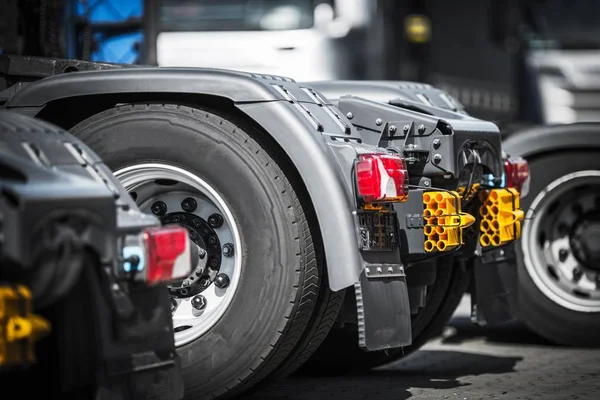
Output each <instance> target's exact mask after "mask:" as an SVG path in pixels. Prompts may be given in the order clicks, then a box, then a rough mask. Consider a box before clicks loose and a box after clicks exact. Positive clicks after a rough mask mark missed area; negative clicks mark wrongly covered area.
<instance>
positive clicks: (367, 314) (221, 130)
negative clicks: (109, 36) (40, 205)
mask: <svg viewBox="0 0 600 400" xmlns="http://www.w3.org/2000/svg"><path fill="white" fill-rule="evenodd" d="M0 75H1V77H2V85H3V86H2V91H1V92H0V104H1V107H2V108H4V109H8V110H11V111H13V112H16V113H21V114H25V115H29V116H33V117H35V118H38V119H42V120H45V121H49V122H52V123H54V124H56V125H58V126H60V127H62V128H63V129H65V130H68V131H69V132H70V133H71V134H73V135H75V136H76V137H77V138H78V139H79V140H81V141H82V142H83V143H85V144H86V145H87V146H89V147H90V148H91V149H92V150H93V151H95V152H96V153H97V154H98V155H99V157H101V158H102V160H103V161H104V163H105V164H106V165H107V166H108V167H109V168H110V169H111V170H112V172H113V173H114V175H115V176H116V177H117V179H118V180H119V181H120V184H121V185H123V187H124V188H125V189H126V190H127V191H128V193H129V195H130V196H131V198H132V199H133V201H135V202H136V204H137V206H138V207H139V208H140V210H142V211H144V212H147V213H150V214H154V215H155V216H156V217H157V218H159V219H160V221H161V222H162V224H163V225H179V226H183V227H185V228H186V229H187V230H188V232H189V237H190V238H191V240H192V241H193V243H194V244H195V247H197V248H198V252H197V254H196V255H195V257H197V263H196V264H195V267H194V269H193V271H192V272H191V273H190V274H189V275H188V276H186V277H185V278H183V279H181V280H179V281H176V282H173V283H171V284H170V285H169V286H168V293H169V296H170V301H171V305H172V308H171V312H172V319H173V330H174V337H175V345H176V348H177V352H178V355H179V358H180V360H181V367H182V373H183V377H184V383H185V391H186V398H193V399H203V398H215V397H230V396H234V395H236V394H239V393H242V392H243V391H245V390H247V389H249V388H252V387H255V386H256V385H258V384H260V383H265V382H269V381H270V380H272V379H275V378H278V377H282V376H286V375H288V374H290V373H292V372H294V371H295V370H297V369H298V368H300V367H301V366H302V365H303V364H305V363H306V362H307V361H308V360H309V359H311V357H316V358H318V357H326V355H324V353H323V351H327V349H333V348H334V347H332V346H330V345H328V342H327V341H325V342H324V340H325V339H326V338H327V336H328V334H330V331H331V332H332V334H335V335H344V337H349V338H351V340H349V341H348V343H350V345H351V347H347V348H342V350H344V349H345V350H344V351H346V350H347V351H348V353H352V354H356V357H354V358H353V359H352V362H353V364H354V365H362V366H365V367H366V366H367V365H375V364H378V363H381V362H382V359H381V354H386V353H389V352H394V354H397V353H396V352H402V351H404V350H407V351H408V350H410V349H413V350H414V349H416V348H418V347H419V346H420V345H422V344H423V343H424V341H425V340H427V339H428V338H429V337H431V336H432V335H434V334H436V333H437V332H439V330H440V329H441V327H442V326H443V324H444V323H445V322H446V321H447V319H448V318H449V317H450V315H451V313H452V311H453V310H454V308H455V307H456V304H457V302H458V301H459V300H460V297H461V296H462V294H463V293H464V291H465V290H466V287H467V285H468V282H469V280H470V279H471V278H473V279H474V281H475V287H476V288H477V293H478V295H476V296H473V300H474V304H473V310H474V311H473V318H474V321H475V322H477V323H480V324H484V323H493V322H496V321H500V320H503V319H505V318H506V317H507V312H506V311H505V310H506V309H507V307H508V305H507V304H508V300H507V299H508V298H510V295H509V294H510V293H512V290H511V284H512V282H513V281H514V279H513V278H514V274H513V272H514V268H511V267H507V265H506V260H508V259H510V256H511V254H512V248H513V243H514V241H515V240H516V239H518V238H519V236H520V231H521V223H522V221H523V212H522V211H521V209H520V200H521V190H525V189H526V187H527V183H528V180H529V177H528V166H527V163H526V162H525V161H524V160H523V159H519V158H515V157H510V156H509V155H507V154H504V153H503V151H502V145H501V136H500V131H499V129H498V127H497V126H496V125H495V124H493V123H490V122H487V121H483V120H480V119H476V118H473V117H470V116H469V115H467V114H466V113H465V112H464V110H463V109H462V107H461V106H460V105H459V104H458V103H456V102H455V101H454V100H453V99H452V98H451V97H450V96H448V95H447V94H446V93H444V92H442V91H440V90H437V89H435V88H433V87H430V86H428V85H423V84H415V83H402V84H401V85H400V86H398V87H397V88H395V89H394V90H396V91H398V90H399V91H400V92H402V93H403V97H402V98H398V99H396V100H397V101H393V102H390V101H388V102H387V103H386V102H385V101H382V99H384V98H386V96H387V94H386V89H385V87H384V86H382V85H380V86H379V87H377V86H375V87H371V88H370V89H369V90H370V91H373V90H375V92H376V93H379V95H380V96H379V97H378V98H369V97H370V96H367V95H364V93H363V91H364V90H363V89H361V88H360V87H359V86H356V85H346V84H344V83H342V84H340V86H337V90H338V91H339V92H340V96H339V98H338V97H336V96H335V95H334V92H333V90H332V89H331V88H327V87H325V86H318V85H313V84H307V83H299V82H296V81H295V80H293V79H291V78H287V77H282V76H274V75H263V74H256V73H247V72H237V71H230V70H220V69H205V68H173V67H161V68H156V67H140V66H132V65H118V64H105V63H93V62H83V61H77V60H62V59H50V58H36V57H25V56H8V55H3V56H0ZM330 89H331V90H330ZM321 90H325V91H327V93H328V94H327V95H325V94H324V93H323V92H321ZM388 94H389V93H388ZM334 327H335V330H333V331H332V328H334ZM338 337H339V336H338ZM317 349H319V350H318V351H317ZM337 349H338V350H339V349H340V347H339V346H338V347H337ZM403 349H404V350H403ZM354 350H356V351H354ZM359 350H360V352H359ZM365 350H366V351H365ZM315 352H316V354H315ZM362 354H374V355H375V356H373V357H374V359H373V358H369V359H366V360H363V359H361V358H360V356H361V355H362ZM367 357H368V356H367ZM314 359H315V358H313V360H314ZM383 361H385V360H383ZM323 365H324V366H325V367H327V364H323ZM331 368H332V369H336V366H335V365H332V366H331Z"/></svg>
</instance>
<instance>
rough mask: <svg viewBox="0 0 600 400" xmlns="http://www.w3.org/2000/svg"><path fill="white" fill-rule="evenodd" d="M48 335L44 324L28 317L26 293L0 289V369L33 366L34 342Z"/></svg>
mask: <svg viewBox="0 0 600 400" xmlns="http://www.w3.org/2000/svg"><path fill="white" fill-rule="evenodd" d="M49 331H50V324H49V323H48V321H46V320H45V319H43V318H41V317H39V316H37V315H34V314H31V292H30V291H29V289H27V288H26V287H24V286H0V366H16V365H26V364H30V363H32V362H34V361H35V354H34V344H35V341H36V340H39V339H41V338H42V337H43V336H45V335H46V334H47V333H48V332H49Z"/></svg>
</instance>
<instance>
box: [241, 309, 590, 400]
mask: <svg viewBox="0 0 600 400" xmlns="http://www.w3.org/2000/svg"><path fill="white" fill-rule="evenodd" d="M557 323H560V322H557ZM598 334H599V335H600V332H598ZM244 398H245V399H256V400H258V399H260V400H284V399H286V400H375V399H377V400H404V399H442V400H443V399H450V400H474V399H502V400H504V399H506V400H526V399H544V400H546V399H552V400H554V399H556V400H563V399H565V400H566V399H569V400H571V399H573V400H576V399H600V349H597V350H590V349H583V348H582V349H580V348H567V347H560V346H554V345H552V344H550V343H548V342H547V341H545V340H544V339H542V338H540V337H538V336H536V335H535V334H533V333H531V332H530V331H528V330H527V329H526V328H525V327H523V326H522V325H520V324H518V323H508V324H505V325H502V326H499V327H494V328H478V327H475V326H473V325H472V324H471V323H470V321H469V300H468V298H465V299H464V300H463V303H462V304H461V306H460V307H459V309H458V310H457V313H456V314H455V316H454V318H453V319H452V321H451V322H450V325H449V326H448V327H447V328H446V329H445V331H444V333H443V335H442V336H441V337H439V338H436V339H434V340H432V341H431V342H429V343H428V344H427V345H426V346H424V347H423V348H422V350H420V351H419V352H416V353H414V354H412V355H410V356H408V357H407V358H405V359H403V360H401V361H398V362H395V363H393V364H390V365H387V366H385V367H381V368H378V369H376V370H373V371H371V372H369V373H367V374H363V375H360V376H340V377H333V378H331V377H327V378H296V377H294V378H290V379H286V380H283V381H281V382H279V383H276V384H274V385H272V386H270V387H268V388H266V389H263V390H261V391H260V392H257V393H254V394H253V395H251V396H244Z"/></svg>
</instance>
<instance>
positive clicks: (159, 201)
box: [115, 163, 242, 347]
mask: <svg viewBox="0 0 600 400" xmlns="http://www.w3.org/2000/svg"><path fill="white" fill-rule="evenodd" d="M115 176H116V177H117V178H118V179H119V180H120V181H121V183H122V185H123V186H124V187H125V188H126V189H127V191H128V192H129V193H130V195H131V197H132V198H133V199H134V200H135V201H136V203H137V205H138V206H139V208H140V210H141V211H142V212H151V213H152V214H154V215H155V216H157V217H158V218H159V219H160V221H161V222H162V224H163V225H168V224H177V225H181V226H185V227H186V228H187V229H188V232H189V236H190V240H191V243H190V244H191V245H192V254H193V255H194V257H195V259H197V263H196V265H195V268H194V269H193V271H192V272H191V274H190V275H189V276H187V277H186V278H185V279H183V280H181V281H180V282H171V283H170V285H169V291H170V295H171V313H172V316H173V331H174V333H175V345H176V346H177V347H179V346H183V345H185V344H187V343H190V342H191V341H193V340H195V339H196V338H198V337H200V336H202V335H203V334H204V333H206V332H208V331H209V330H210V329H211V328H212V327H213V326H214V325H215V324H216V323H217V322H218V321H219V320H220V319H221V317H222V316H223V315H224V313H225V312H226V311H227V309H228V307H229V306H230V304H231V302H232V300H233V298H234V295H235V293H236V290H237V288H238V285H239V283H240V277H241V270H242V259H241V251H240V249H241V248H242V245H241V238H240V233H239V230H238V227H237V222H236V220H235V218H234V216H233V213H232V211H231V209H230V208H229V205H228V204H227V202H226V201H225V200H224V199H223V198H222V197H221V195H220V193H219V192H217V191H216V190H215V189H214V188H213V187H212V185H211V184H210V183H209V182H206V181H205V180H204V179H203V178H201V177H200V176H198V175H196V174H194V173H191V172H190V171H187V170H185V169H182V168H180V167H178V166H174V165H169V164H165V163H142V164H135V165H131V166H128V167H125V168H122V169H119V170H117V171H115Z"/></svg>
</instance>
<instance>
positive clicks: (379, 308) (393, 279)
mask: <svg viewBox="0 0 600 400" xmlns="http://www.w3.org/2000/svg"><path fill="white" fill-rule="evenodd" d="M354 288H355V293H356V306H357V314H358V344H359V346H360V347H361V348H363V349H365V350H368V351H374V350H383V349H389V348H394V347H403V346H408V345H410V344H411V343H412V334H411V322H410V305H409V302H408V288H407V286H406V275H405V274H404V268H403V267H402V266H401V265H398V264H369V266H368V267H367V268H365V269H364V271H363V273H362V274H361V276H360V281H359V282H358V283H356V284H355V285H354Z"/></svg>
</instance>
